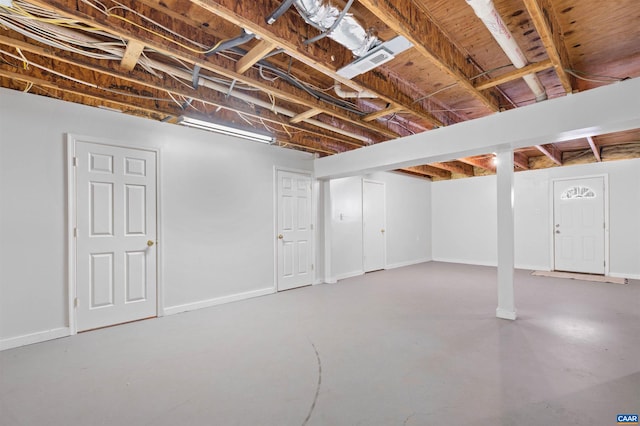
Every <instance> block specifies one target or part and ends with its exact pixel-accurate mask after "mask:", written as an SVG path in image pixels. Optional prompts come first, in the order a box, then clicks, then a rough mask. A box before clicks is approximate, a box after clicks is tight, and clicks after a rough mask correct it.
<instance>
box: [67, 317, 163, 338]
mask: <svg viewBox="0 0 640 426" xmlns="http://www.w3.org/2000/svg"><path fill="white" fill-rule="evenodd" d="M154 318H158V316H157V315H154V316H152V317H146V318H139V319H135V320H131V321H125V322H119V323H117V324H109V325H103V326H102V327H95V328H90V329H88V330H82V331H78V334H80V333H86V332H88V331H95V330H102V329H105V328H111V327H117V326H119V325H125V324H131V323H132V322H140V321H146V320H150V319H154Z"/></svg>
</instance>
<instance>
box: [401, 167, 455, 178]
mask: <svg viewBox="0 0 640 426" xmlns="http://www.w3.org/2000/svg"><path fill="white" fill-rule="evenodd" d="M405 170H409V171H411V172H414V173H418V174H421V175H426V176H431V177H437V178H441V179H451V172H450V171H448V170H443V169H440V168H437V167H433V166H428V165H422V166H413V167H405Z"/></svg>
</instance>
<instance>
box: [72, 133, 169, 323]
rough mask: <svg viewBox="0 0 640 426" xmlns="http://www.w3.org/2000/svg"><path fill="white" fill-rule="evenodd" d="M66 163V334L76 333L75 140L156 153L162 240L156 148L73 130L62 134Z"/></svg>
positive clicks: (159, 291) (159, 303)
mask: <svg viewBox="0 0 640 426" xmlns="http://www.w3.org/2000/svg"><path fill="white" fill-rule="evenodd" d="M65 136H66V151H67V152H66V157H67V158H66V162H67V176H66V178H67V295H68V298H67V305H68V312H67V315H68V322H69V334H70V335H74V334H77V333H78V322H77V315H76V310H75V299H76V295H77V277H76V271H77V269H76V265H77V247H76V238H75V235H74V229H75V228H76V225H77V206H76V199H77V193H76V192H77V182H76V179H77V178H76V167H75V165H74V160H73V159H74V157H75V152H76V149H75V147H76V142H87V143H92V144H96V145H105V146H109V147H114V148H125V149H137V150H140V151H150V152H153V153H155V155H156V241H159V242H161V241H162V229H163V228H162V225H161V219H162V214H161V211H162V209H161V206H162V202H161V200H162V198H161V194H162V186H161V176H162V175H161V174H160V169H161V167H160V149H156V148H148V147H139V146H131V145H127V144H126V143H124V142H120V141H114V140H111V139H105V138H98V137H93V136H83V135H77V134H73V133H67V134H66V135H65ZM162 247H163V245H162V244H156V315H157V316H158V317H161V316H164V291H163V288H164V287H163V285H162V283H163V280H162V271H163V269H164V268H163V267H162V266H163V262H162V251H163V250H162Z"/></svg>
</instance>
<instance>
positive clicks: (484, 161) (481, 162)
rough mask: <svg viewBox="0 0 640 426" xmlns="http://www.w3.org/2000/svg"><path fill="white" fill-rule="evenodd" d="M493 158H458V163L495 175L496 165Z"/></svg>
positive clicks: (491, 156) (487, 156)
mask: <svg viewBox="0 0 640 426" xmlns="http://www.w3.org/2000/svg"><path fill="white" fill-rule="evenodd" d="M494 158H495V157H494V156H493V155H481V156H477V157H465V158H459V159H458V161H460V162H462V163H465V164H469V165H471V166H474V167H479V168H481V169H485V170H488V171H490V172H492V173H495V172H496V164H495V161H494Z"/></svg>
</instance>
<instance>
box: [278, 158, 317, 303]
mask: <svg viewBox="0 0 640 426" xmlns="http://www.w3.org/2000/svg"><path fill="white" fill-rule="evenodd" d="M276 175H277V176H276V180H277V186H278V187H277V214H278V223H277V232H278V233H277V235H276V238H277V242H276V244H277V253H276V256H277V258H278V259H277V263H278V268H277V269H278V272H277V275H278V278H277V279H278V283H277V287H278V291H282V290H288V289H291V288H296V287H302V286H305V285H309V284H312V283H313V270H312V254H313V250H312V247H313V244H312V238H313V227H312V225H311V217H312V216H311V213H312V212H311V177H310V176H309V175H305V174H300V173H293V172H288V171H284V170H278V171H277V173H276Z"/></svg>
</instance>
